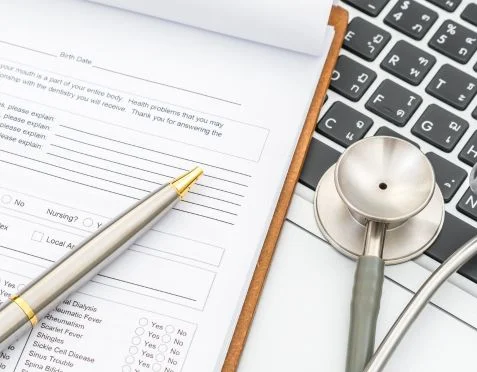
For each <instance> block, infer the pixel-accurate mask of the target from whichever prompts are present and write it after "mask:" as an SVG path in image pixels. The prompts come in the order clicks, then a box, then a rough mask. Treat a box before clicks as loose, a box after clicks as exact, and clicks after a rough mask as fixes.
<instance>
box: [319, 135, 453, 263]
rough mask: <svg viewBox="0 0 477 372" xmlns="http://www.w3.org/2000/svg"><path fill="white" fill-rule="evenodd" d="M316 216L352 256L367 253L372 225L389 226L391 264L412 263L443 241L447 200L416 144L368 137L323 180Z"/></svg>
mask: <svg viewBox="0 0 477 372" xmlns="http://www.w3.org/2000/svg"><path fill="white" fill-rule="evenodd" d="M314 209H315V217H316V220H317V222H318V226H319V228H320V230H321V232H322V233H323V235H325V237H326V238H327V239H328V241H329V242H330V244H331V245H333V246H334V247H335V248H336V249H338V250H339V251H341V252H342V253H344V254H345V255H347V256H349V257H351V258H358V257H360V256H362V255H363V245H364V239H365V235H366V225H367V223H368V222H369V221H373V222H377V223H382V224H385V225H386V238H385V241H384V249H383V252H382V255H383V256H382V258H383V259H384V261H385V262H386V264H395V263H400V262H404V261H407V260H410V259H412V258H414V257H416V256H418V255H419V254H421V253H423V251H425V250H426V249H427V248H428V247H429V246H430V245H431V244H432V243H433V242H434V240H435V239H436V238H437V236H438V234H439V232H440V230H441V228H442V223H443V220H444V201H443V197H442V193H441V191H440V189H439V187H437V186H436V182H435V175H434V171H433V169H432V166H431V164H430V162H429V161H428V159H427V158H426V156H425V155H424V154H423V153H422V152H421V151H420V150H419V149H418V148H417V147H415V146H414V145H412V144H410V143H409V142H407V141H404V140H401V139H397V138H394V137H384V136H376V137H368V138H366V139H364V140H361V141H359V142H357V143H355V144H354V145H352V146H350V147H349V148H348V149H347V150H346V151H345V152H344V153H343V154H342V155H341V157H340V158H339V159H338V161H337V163H336V164H335V165H333V166H332V167H331V168H330V169H328V170H327V171H326V173H325V174H324V175H323V177H322V178H321V180H320V182H319V184H318V186H317V190H316V193H315V201H314Z"/></svg>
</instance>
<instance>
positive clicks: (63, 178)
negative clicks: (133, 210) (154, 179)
mask: <svg viewBox="0 0 477 372" xmlns="http://www.w3.org/2000/svg"><path fill="white" fill-rule="evenodd" d="M0 162H2V163H6V164H10V165H13V166H17V167H19V168H24V169H27V170H30V171H33V172H37V173H41V174H44V175H46V176H50V177H54V178H58V179H60V180H63V181H67V182H71V183H76V184H78V185H81V186H85V187H90V188H92V189H96V190H101V191H104V192H107V193H111V194H115V195H118V196H123V197H125V198H129V199H133V200H140V199H139V198H135V197H134V196H130V195H125V194H121V193H119V192H116V191H112V190H107V189H102V188H100V187H96V186H93V185H89V184H86V183H82V182H78V181H75V180H71V179H68V178H65V177H61V176H58V175H56V174H51V173H47V172H43V171H40V170H38V169H33V168H29V167H26V166H24V165H20V164H16V163H12V162H9V161H6V160H3V159H0ZM173 209H174V210H176V211H179V212H183V213H188V214H193V215H196V216H199V217H203V218H206V219H209V220H213V221H217V222H222V223H225V224H228V225H234V224H233V223H231V222H228V221H224V220H221V219H218V218H214V217H210V216H206V215H203V214H199V213H194V212H189V211H184V210H182V209H178V208H173Z"/></svg>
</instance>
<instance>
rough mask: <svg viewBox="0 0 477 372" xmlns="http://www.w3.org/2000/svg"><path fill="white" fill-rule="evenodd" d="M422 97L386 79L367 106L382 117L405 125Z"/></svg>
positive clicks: (400, 125) (399, 124)
mask: <svg viewBox="0 0 477 372" xmlns="http://www.w3.org/2000/svg"><path fill="white" fill-rule="evenodd" d="M421 102H422V98H421V97H420V96H418V95H417V94H415V93H413V92H411V91H410V90H408V89H406V88H403V87H402V86H400V85H398V84H396V83H395V82H393V81H391V80H384V81H383V82H382V83H381V85H380V86H379V87H378V89H376V91H375V92H374V93H373V95H372V96H371V98H370V99H369V100H368V102H366V108H367V109H368V110H370V111H372V112H374V113H375V114H377V115H379V116H381V117H382V118H384V119H386V120H389V121H390V122H391V123H393V124H396V125H397V126H399V127H403V126H404V125H406V123H407V122H408V120H409V118H410V117H411V116H412V114H414V111H416V109H417V108H418V107H419V105H420V104H421Z"/></svg>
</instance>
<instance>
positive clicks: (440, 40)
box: [429, 21, 477, 64]
mask: <svg viewBox="0 0 477 372" xmlns="http://www.w3.org/2000/svg"><path fill="white" fill-rule="evenodd" d="M429 46H430V47H431V48H432V49H435V50H437V51H438V52H440V53H442V54H444V55H445V56H447V57H449V58H452V59H453V60H454V61H457V62H459V63H462V64H464V63H467V62H468V61H469V59H470V58H471V57H472V56H473V55H474V53H475V50H476V49H477V34H476V33H475V32H474V31H471V30H469V29H468V28H466V27H464V26H461V25H459V24H458V23H455V22H453V21H445V22H444V23H443V24H442V25H441V27H439V30H437V32H436V33H435V34H434V36H432V39H431V41H429Z"/></svg>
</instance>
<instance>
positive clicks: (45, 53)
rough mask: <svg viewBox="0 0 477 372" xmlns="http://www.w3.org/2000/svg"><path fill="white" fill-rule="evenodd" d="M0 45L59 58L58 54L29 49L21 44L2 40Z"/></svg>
mask: <svg viewBox="0 0 477 372" xmlns="http://www.w3.org/2000/svg"><path fill="white" fill-rule="evenodd" d="M0 43H2V44H6V45H10V46H12V47H16V48H21V49H25V50H29V51H30V52H35V53H40V54H44V55H47V56H50V57H55V58H56V57H57V55H56V54H52V53H48V52H44V51H42V50H38V49H33V48H29V47H26V46H24V45H20V44H15V43H10V42H9V41H5V40H0Z"/></svg>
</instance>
